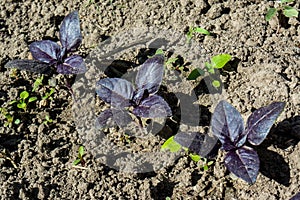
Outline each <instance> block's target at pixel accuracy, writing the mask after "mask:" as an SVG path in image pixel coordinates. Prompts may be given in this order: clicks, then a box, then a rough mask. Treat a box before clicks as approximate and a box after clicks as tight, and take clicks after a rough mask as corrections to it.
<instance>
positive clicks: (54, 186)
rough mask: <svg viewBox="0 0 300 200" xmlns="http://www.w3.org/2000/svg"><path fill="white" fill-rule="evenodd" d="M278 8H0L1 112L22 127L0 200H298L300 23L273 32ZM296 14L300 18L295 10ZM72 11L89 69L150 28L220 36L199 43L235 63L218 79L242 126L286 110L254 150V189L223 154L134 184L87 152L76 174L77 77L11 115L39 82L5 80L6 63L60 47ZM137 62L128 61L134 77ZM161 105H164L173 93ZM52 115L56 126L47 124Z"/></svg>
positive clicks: (8, 152)
mask: <svg viewBox="0 0 300 200" xmlns="http://www.w3.org/2000/svg"><path fill="white" fill-rule="evenodd" d="M274 4H275V3H274V2H273V1H265V0H264V1H258V0H242V1H226V0H224V1H221V0H215V1H211V0H197V1H188V0H180V1H152V0H147V1H126V0H120V1H111V0H105V1H88V0H86V1H77V0H74V1H62V2H61V1H56V0H55V1H38V0H35V1H29V0H22V1H13V0H5V1H1V3H0V36H1V37H0V40H1V42H0V44H1V48H0V64H1V66H0V67H1V68H0V104H1V105H2V107H4V106H6V107H7V108H9V112H10V113H11V115H13V116H14V118H15V119H17V118H18V119H20V120H21V123H20V124H14V123H13V124H12V126H11V127H6V126H4V123H5V120H6V119H5V118H4V117H3V116H1V117H2V118H1V120H0V182H1V190H0V197H1V199H166V197H170V198H171V199H268V200H272V199H289V198H291V197H292V196H293V195H295V194H296V193H298V192H300V190H299V188H300V173H299V171H300V162H299V155H300V143H299V139H300V115H299V113H300V86H299V78H300V70H299V67H300V59H299V58H300V17H298V18H290V19H288V20H287V21H286V22H285V23H284V22H280V23H281V25H280V27H279V28H278V23H279V22H278V20H277V18H276V17H275V18H274V19H272V20H271V21H270V22H266V20H265V18H264V16H265V14H266V12H267V9H268V8H269V7H271V6H274ZM292 5H293V6H294V7H296V8H298V9H299V8H300V2H297V1H295V3H293V4H292ZM74 10H78V11H79V16H80V21H81V31H82V35H83V42H82V45H81V47H80V52H79V53H80V54H81V55H83V56H85V57H86V58H87V57H88V55H89V54H90V53H91V52H93V50H94V49H95V47H97V46H98V45H99V44H101V42H103V41H104V40H105V39H107V38H108V37H112V36H114V35H117V34H118V33H120V32H122V31H128V32H130V30H133V29H134V28H141V27H150V26H151V27H155V29H167V30H171V31H173V32H176V33H180V34H182V35H183V36H184V35H185V34H186V32H187V31H188V29H189V28H190V27H194V26H201V27H203V28H206V29H207V30H209V31H211V32H212V33H213V36H204V35H201V34H195V37H194V38H193V41H192V42H193V44H196V45H197V46H199V47H201V49H203V51H204V52H205V54H206V55H205V56H206V57H207V58H209V57H211V56H213V55H217V54H221V53H227V54H230V55H232V56H233V59H232V61H231V62H230V65H229V66H230V68H229V69H224V70H223V71H221V80H222V82H223V83H224V88H223V93H222V94H223V96H222V97H223V98H225V99H226V100H227V101H228V102H230V103H231V104H232V105H233V106H234V107H236V108H237V110H238V111H239V112H241V114H242V116H243V118H244V119H246V118H247V117H248V116H249V115H250V113H251V112H253V111H254V110H255V109H257V108H260V107H262V106H266V105H268V104H270V103H271V102H273V101H284V102H286V107H285V109H284V111H283V113H282V114H281V115H280V117H279V118H278V120H277V122H276V124H275V125H274V126H273V127H272V129H271V131H270V134H269V135H268V137H267V139H266V140H265V141H264V142H263V144H262V145H260V146H259V147H258V148H257V151H258V154H259V156H260V161H261V167H260V173H259V175H258V177H257V181H256V183H254V184H252V185H249V184H248V183H246V182H244V181H242V180H240V179H236V178H234V177H233V176H231V175H230V173H229V172H228V171H227V170H226V168H225V167H224V165H223V158H224V152H222V151H219V152H218V154H217V156H216V157H212V160H213V161H214V163H213V165H211V166H210V167H209V169H208V170H207V171H204V170H203V169H202V168H201V163H198V164H197V163H195V162H194V161H192V160H191V159H190V158H189V157H188V156H187V155H184V153H183V154H182V156H181V157H179V158H178V159H177V160H175V162H174V163H172V164H171V165H169V166H165V167H161V168H159V169H157V170H154V171H148V172H147V173H133V172H131V171H130V172H125V171H124V170H117V169H115V168H113V167H111V166H109V165H106V164H105V163H103V162H102V160H101V159H98V157H97V156H95V154H93V151H92V150H91V149H89V148H88V146H87V147H86V154H85V156H84V160H85V162H86V163H85V165H84V167H83V168H80V167H81V165H78V166H79V167H77V168H76V167H74V166H73V165H72V162H73V161H74V160H75V159H76V157H77V154H78V148H79V146H80V145H81V144H83V142H84V141H83V140H82V138H83V137H82V135H81V134H82V133H79V131H78V129H77V127H76V125H77V124H76V123H77V122H76V119H74V115H73V111H74V109H73V108H74V106H76V101H74V99H73V98H72V95H71V94H70V91H69V89H68V87H66V86H65V81H70V80H71V81H74V78H72V77H71V76H62V75H55V74H54V75H53V74H52V75H50V76H45V77H44V80H43V84H44V85H43V86H41V87H39V89H38V90H37V91H35V92H30V94H31V95H33V96H37V97H38V98H39V100H38V101H37V102H34V103H32V104H29V107H28V109H27V110H26V111H23V110H21V109H18V108H17V107H16V106H9V105H8V102H10V101H12V100H15V99H17V97H18V95H19V93H20V92H21V91H23V90H27V91H31V90H32V85H33V82H34V81H35V80H36V78H37V77H39V75H38V74H33V73H30V72H24V71H22V72H21V71H18V70H16V71H13V70H8V69H6V68H4V65H5V63H7V62H8V61H9V60H12V59H27V58H30V53H29V49H28V45H29V44H30V43H31V42H33V41H36V40H41V39H53V40H55V41H58V31H59V25H60V23H61V21H62V20H63V18H64V16H66V15H67V14H68V13H70V12H72V11H74ZM191 51H192V50H191ZM137 52H138V51H137ZM138 53H139V52H138ZM136 56H137V55H128V56H127V57H126V56H125V57H124V58H123V60H124V61H128V62H131V63H134V64H135V65H139V64H141V62H140V61H138V59H137V58H136ZM188 70H189V71H188V72H190V71H191V69H188ZM188 72H183V73H182V74H181V76H182V77H184V76H185V75H186V74H188ZM103 73H104V72H103ZM103 73H102V74H100V75H99V76H100V77H103V76H104V74H103ZM48 80H55V81H56V85H55V86H49V85H48ZM200 80H201V79H198V80H197V81H191V82H189V84H191V85H192V88H195V90H194V91H195V94H196V96H197V103H198V104H199V105H201V106H200V107H201V109H202V111H204V112H202V114H201V116H200V117H201V122H203V124H201V123H200V124H199V126H198V127H197V128H198V129H197V130H201V131H208V128H209V121H210V117H211V113H212V112H213V109H214V106H215V105H213V104H212V103H211V101H209V99H210V96H211V94H209V93H205V92H203V88H202V86H203V85H202V84H199V82H201V81H200ZM51 87H54V88H55V93H54V94H53V95H52V100H51V99H48V100H46V101H42V100H41V96H43V95H45V94H46V93H47V92H49V90H50V88H51ZM203 87H204V86H203ZM185 89H186V90H188V91H189V89H191V88H185ZM161 93H162V94H163V95H164V94H165V93H166V98H168V97H167V92H165V91H162V92H161ZM225 94H226V95H225ZM169 101H170V99H169ZM171 104H172V102H171ZM173 104H174V102H173ZM96 105H97V106H98V108H99V110H103V109H104V108H105V107H106V106H107V105H106V104H104V103H103V102H102V101H101V100H100V99H97V98H96ZM46 115H49V116H50V118H51V119H53V122H49V123H47V124H45V123H43V122H44V121H45V116H46ZM169 123H170V124H172V123H171V122H169ZM170 127H171V128H169V129H166V130H164V134H165V135H164V134H162V135H156V136H153V140H152V141H150V142H149V141H148V140H142V139H136V140H134V141H133V144H131V148H133V149H132V151H138V152H139V151H143V150H144V149H158V150H159V148H160V146H161V145H162V144H163V142H164V141H165V140H166V139H167V136H170V135H172V134H175V133H174V132H172V131H174V129H175V128H173V127H172V126H171V125H170ZM108 135H109V137H111V138H113V140H114V141H115V142H117V143H118V144H121V145H122V144H124V145H125V146H126V145H127V144H128V141H127V143H126V141H125V142H124V138H123V136H124V135H123V134H122V132H121V130H120V129H113V130H111V132H109V133H108ZM129 143H130V141H129ZM137 171H139V170H137Z"/></svg>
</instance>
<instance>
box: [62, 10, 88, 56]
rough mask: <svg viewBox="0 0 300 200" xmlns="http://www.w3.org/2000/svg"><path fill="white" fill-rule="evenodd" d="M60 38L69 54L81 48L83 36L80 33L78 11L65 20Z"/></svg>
mask: <svg viewBox="0 0 300 200" xmlns="http://www.w3.org/2000/svg"><path fill="white" fill-rule="evenodd" d="M59 37H60V42H61V45H62V46H63V47H64V48H66V49H67V52H69V51H72V50H75V49H76V48H77V47H79V45H80V44H81V41H82V36H81V33H80V23H79V16H78V12H77V11H74V12H72V13H70V14H69V15H67V16H66V17H65V18H64V20H63V22H62V24H61V26H60V31H59Z"/></svg>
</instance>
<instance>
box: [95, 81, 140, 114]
mask: <svg viewBox="0 0 300 200" xmlns="http://www.w3.org/2000/svg"><path fill="white" fill-rule="evenodd" d="M133 91H134V90H133V86H132V84H131V83H130V82H128V81H127V80H125V79H121V78H105V79H101V80H99V81H98V82H97V83H96V93H97V94H98V96H99V97H100V98H101V99H102V100H103V101H105V102H106V103H110V104H111V105H112V106H113V107H116V108H122V107H127V106H130V105H131V104H130V99H132V96H133Z"/></svg>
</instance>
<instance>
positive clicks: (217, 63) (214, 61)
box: [188, 54, 231, 88]
mask: <svg viewBox="0 0 300 200" xmlns="http://www.w3.org/2000/svg"><path fill="white" fill-rule="evenodd" d="M230 60H231V55H229V54H219V55H216V56H213V57H212V58H211V59H210V63H209V62H206V63H205V68H204V69H200V68H196V69H194V70H193V71H192V72H191V73H190V75H189V76H188V80H196V79H197V78H198V77H199V76H203V75H204V74H205V73H208V75H209V76H208V77H209V78H210V79H211V82H212V85H213V86H214V87H215V88H219V87H220V86H221V83H220V81H218V80H215V79H214V78H213V75H214V74H215V70H216V69H222V68H223V67H224V66H225V65H226V64H227V63H228V62H229V61H230Z"/></svg>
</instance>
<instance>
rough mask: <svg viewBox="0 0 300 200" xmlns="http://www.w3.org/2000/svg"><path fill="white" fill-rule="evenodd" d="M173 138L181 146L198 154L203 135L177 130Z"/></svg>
mask: <svg viewBox="0 0 300 200" xmlns="http://www.w3.org/2000/svg"><path fill="white" fill-rule="evenodd" d="M174 140H175V141H176V142H177V143H178V144H180V145H181V146H183V147H186V148H188V149H189V150H190V151H192V152H194V153H197V154H199V153H200V150H201V147H202V144H203V142H204V135H202V134H199V133H195V132H192V133H184V132H179V133H177V134H176V135H175V137H174Z"/></svg>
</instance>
